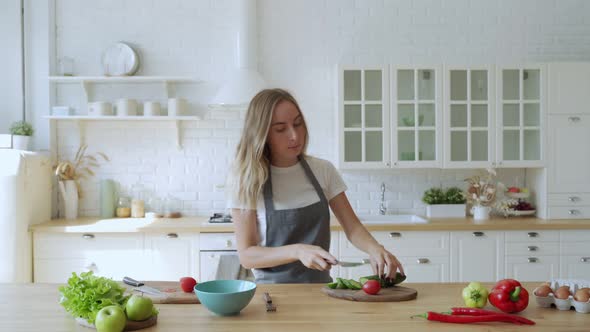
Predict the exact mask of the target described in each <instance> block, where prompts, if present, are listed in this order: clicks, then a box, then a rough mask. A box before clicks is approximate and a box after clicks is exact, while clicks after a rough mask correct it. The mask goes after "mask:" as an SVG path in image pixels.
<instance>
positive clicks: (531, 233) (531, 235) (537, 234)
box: [528, 232, 539, 237]
mask: <svg viewBox="0 0 590 332" xmlns="http://www.w3.org/2000/svg"><path fill="white" fill-rule="evenodd" d="M528 235H529V237H539V233H537V232H528Z"/></svg>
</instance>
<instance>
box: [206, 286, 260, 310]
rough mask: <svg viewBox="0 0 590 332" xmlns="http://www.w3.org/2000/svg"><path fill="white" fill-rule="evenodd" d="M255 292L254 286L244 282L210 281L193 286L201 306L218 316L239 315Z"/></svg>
mask: <svg viewBox="0 0 590 332" xmlns="http://www.w3.org/2000/svg"><path fill="white" fill-rule="evenodd" d="M255 292H256V284H255V283H253V282H251V281H245V280H211V281H205V282H203V283H200V284H197V285H196V286H195V294H197V297H198V298H199V301H200V302H201V304H203V305H204V306H205V307H206V308H207V309H209V311H211V312H212V313H214V314H217V315H220V316H232V315H237V314H239V313H240V311H241V310H242V309H244V308H245V307H246V306H247V305H248V303H250V300H252V297H253V296H254V293H255Z"/></svg>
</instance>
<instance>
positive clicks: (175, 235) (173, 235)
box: [166, 233, 178, 239]
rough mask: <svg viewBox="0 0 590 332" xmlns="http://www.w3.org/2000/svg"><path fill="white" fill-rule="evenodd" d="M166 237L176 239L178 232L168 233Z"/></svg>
mask: <svg viewBox="0 0 590 332" xmlns="http://www.w3.org/2000/svg"><path fill="white" fill-rule="evenodd" d="M166 237H167V238H169V239H176V238H178V234H176V233H168V234H166Z"/></svg>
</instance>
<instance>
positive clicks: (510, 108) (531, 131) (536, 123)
mask: <svg viewBox="0 0 590 332" xmlns="http://www.w3.org/2000/svg"><path fill="white" fill-rule="evenodd" d="M545 73H546V70H544V68H543V67H542V66H527V67H516V66H515V67H499V68H498V69H497V77H498V80H497V89H498V107H497V117H496V119H497V120H496V121H497V126H496V127H497V133H496V134H497V140H496V141H497V147H496V151H497V160H498V165H499V166H503V167H540V166H543V163H544V147H545V142H544V137H545V136H546V135H545V116H544V114H546V112H545V102H544V100H545V95H546V92H545V91H546V89H545V85H546V79H545V75H546V74H545Z"/></svg>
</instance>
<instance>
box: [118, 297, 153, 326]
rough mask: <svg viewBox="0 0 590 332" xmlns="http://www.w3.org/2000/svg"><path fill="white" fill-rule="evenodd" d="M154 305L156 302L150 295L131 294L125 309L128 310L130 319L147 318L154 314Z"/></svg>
mask: <svg viewBox="0 0 590 332" xmlns="http://www.w3.org/2000/svg"><path fill="white" fill-rule="evenodd" d="M153 307H154V303H153V302H152V299H150V298H149V297H147V296H139V295H131V297H130V298H129V300H127V304H126V305H125V311H127V318H129V319H130V320H135V321H138V320H146V319H148V318H150V317H151V316H152V308H153Z"/></svg>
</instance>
